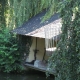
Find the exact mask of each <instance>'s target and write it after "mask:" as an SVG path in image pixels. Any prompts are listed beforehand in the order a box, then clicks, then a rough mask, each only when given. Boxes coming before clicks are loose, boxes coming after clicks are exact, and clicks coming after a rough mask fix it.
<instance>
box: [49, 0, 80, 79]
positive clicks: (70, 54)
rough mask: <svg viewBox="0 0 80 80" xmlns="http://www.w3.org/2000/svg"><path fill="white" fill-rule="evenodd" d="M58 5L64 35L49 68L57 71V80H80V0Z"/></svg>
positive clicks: (64, 1)
mask: <svg viewBox="0 0 80 80" xmlns="http://www.w3.org/2000/svg"><path fill="white" fill-rule="evenodd" d="M58 4H60V5H59V7H60V8H59V12H60V15H61V18H62V35H61V39H60V41H59V43H58V47H57V51H56V52H55V54H53V55H52V56H51V58H50V59H49V67H50V68H51V70H52V69H53V68H55V70H56V73H55V80H80V26H79V25H80V0H63V1H62V2H60V3H58Z"/></svg>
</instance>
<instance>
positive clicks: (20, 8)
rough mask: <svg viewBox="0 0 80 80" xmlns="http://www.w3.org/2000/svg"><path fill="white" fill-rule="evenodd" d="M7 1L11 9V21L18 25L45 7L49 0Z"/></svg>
mask: <svg viewBox="0 0 80 80" xmlns="http://www.w3.org/2000/svg"><path fill="white" fill-rule="evenodd" d="M9 3H10V8H12V9H11V10H13V13H12V14H13V15H12V20H11V23H12V22H13V23H14V25H16V26H17V27H18V26H20V25H22V24H23V22H25V21H28V20H29V19H30V18H31V17H32V16H34V15H36V14H38V13H39V12H41V11H42V10H43V9H47V8H48V7H49V3H51V0H47V1H46V0H34V1H33V0H9ZM11 12H12V11H10V14H11ZM16 26H15V27H16Z"/></svg>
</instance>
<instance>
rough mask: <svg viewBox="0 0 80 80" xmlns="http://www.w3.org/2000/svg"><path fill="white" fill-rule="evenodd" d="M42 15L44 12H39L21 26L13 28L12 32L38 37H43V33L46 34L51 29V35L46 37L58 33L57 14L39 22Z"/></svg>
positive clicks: (58, 19) (59, 25) (59, 23)
mask: <svg viewBox="0 0 80 80" xmlns="http://www.w3.org/2000/svg"><path fill="white" fill-rule="evenodd" d="M44 15H45V12H41V13H39V14H38V15H36V16H34V17H32V18H31V19H30V20H28V21H27V22H25V23H24V24H23V25H22V26H21V27H18V28H16V29H14V30H13V31H12V32H14V33H16V34H21V35H26V36H33V37H40V38H45V33H47V34H48V33H50V31H52V33H51V36H50V37H49V36H48V37H47V38H51V37H53V36H54V37H55V36H57V35H59V34H60V32H59V31H58V30H60V29H61V19H60V18H59V14H54V15H53V16H52V17H51V18H50V19H48V20H46V21H45V22H44V23H41V18H42V17H43V16H44ZM56 30H57V31H56Z"/></svg>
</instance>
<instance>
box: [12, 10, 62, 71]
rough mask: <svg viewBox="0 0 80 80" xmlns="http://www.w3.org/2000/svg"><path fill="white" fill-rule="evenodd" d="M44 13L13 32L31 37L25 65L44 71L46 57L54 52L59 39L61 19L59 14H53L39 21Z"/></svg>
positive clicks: (45, 68)
mask: <svg viewBox="0 0 80 80" xmlns="http://www.w3.org/2000/svg"><path fill="white" fill-rule="evenodd" d="M44 15H45V12H41V13H39V14H37V15H36V16H34V17H32V18H31V19H30V20H28V21H27V22H25V23H24V24H23V25H22V26H21V27H18V28H16V29H14V30H13V32H14V33H16V34H18V35H21V36H25V37H26V38H28V37H31V39H32V42H31V46H30V49H29V54H28V56H27V57H26V60H25V66H26V67H29V68H32V69H36V70H40V71H44V72H45V71H46V70H47V62H48V58H49V57H50V56H51V55H52V54H54V52H55V50H56V45H57V43H58V41H59V39H60V34H61V19H60V18H59V14H54V15H53V16H52V17H51V18H50V19H48V20H46V21H45V22H41V20H42V17H43V16H44ZM25 37H24V38H23V39H25Z"/></svg>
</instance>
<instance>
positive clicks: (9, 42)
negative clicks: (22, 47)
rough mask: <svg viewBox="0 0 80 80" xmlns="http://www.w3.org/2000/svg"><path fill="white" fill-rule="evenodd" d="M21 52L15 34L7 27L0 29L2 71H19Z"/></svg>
mask: <svg viewBox="0 0 80 80" xmlns="http://www.w3.org/2000/svg"><path fill="white" fill-rule="evenodd" d="M21 59H22V57H21V54H20V53H19V46H18V41H17V39H16V36H15V35H13V34H11V33H10V32H9V30H8V29H2V31H0V70H1V71H4V72H11V71H20V70H21V69H22V67H21V61H22V60H21Z"/></svg>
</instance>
